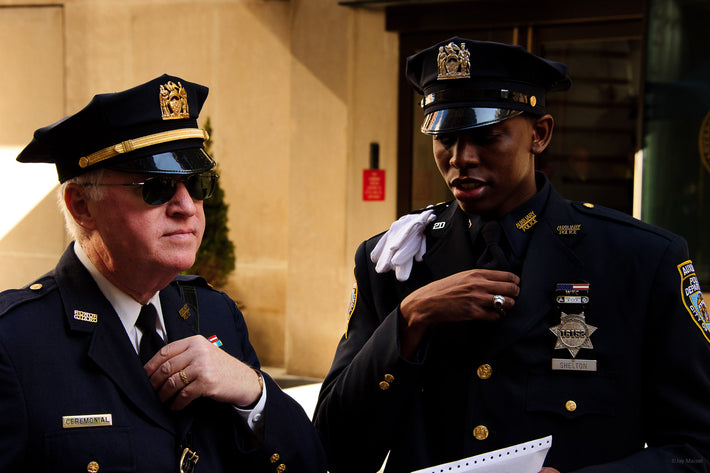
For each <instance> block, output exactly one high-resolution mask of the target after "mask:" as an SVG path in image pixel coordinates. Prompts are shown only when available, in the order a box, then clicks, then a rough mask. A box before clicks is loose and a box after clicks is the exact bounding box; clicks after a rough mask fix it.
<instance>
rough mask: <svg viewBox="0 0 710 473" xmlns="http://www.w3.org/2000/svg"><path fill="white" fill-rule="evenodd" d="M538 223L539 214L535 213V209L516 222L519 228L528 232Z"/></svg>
mask: <svg viewBox="0 0 710 473" xmlns="http://www.w3.org/2000/svg"><path fill="white" fill-rule="evenodd" d="M536 224H537V215H535V212H534V211H530V213H529V214H527V215H526V216H525V217H523V218H521V219H520V220H518V223H516V224H515V226H516V227H517V229H518V230H520V231H523V232H527V231H528V230H530V229H531V228H532V227H534V226H535V225H536Z"/></svg>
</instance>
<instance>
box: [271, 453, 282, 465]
mask: <svg viewBox="0 0 710 473" xmlns="http://www.w3.org/2000/svg"><path fill="white" fill-rule="evenodd" d="M279 460H281V455H279V454H278V453H274V454H273V455H271V458H269V461H270V462H271V463H276V462H277V461H279Z"/></svg>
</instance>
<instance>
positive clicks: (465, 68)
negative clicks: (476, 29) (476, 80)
mask: <svg viewBox="0 0 710 473" xmlns="http://www.w3.org/2000/svg"><path fill="white" fill-rule="evenodd" d="M436 62H437V64H438V67H439V76H438V79H439V80H444V79H468V78H469V77H471V53H470V52H469V51H468V49H466V44H465V43H461V47H459V46H457V45H456V44H455V43H454V42H453V41H452V42H451V43H449V44H447V45H446V46H439V54H438V55H437V57H436Z"/></svg>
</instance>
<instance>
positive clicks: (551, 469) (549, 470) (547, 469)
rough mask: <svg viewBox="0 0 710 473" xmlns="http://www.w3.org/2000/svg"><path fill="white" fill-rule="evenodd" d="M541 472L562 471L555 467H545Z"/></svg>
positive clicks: (553, 472)
mask: <svg viewBox="0 0 710 473" xmlns="http://www.w3.org/2000/svg"><path fill="white" fill-rule="evenodd" d="M540 473H560V472H559V471H558V470H555V469H554V468H549V467H545V468H543V469H542V470H540Z"/></svg>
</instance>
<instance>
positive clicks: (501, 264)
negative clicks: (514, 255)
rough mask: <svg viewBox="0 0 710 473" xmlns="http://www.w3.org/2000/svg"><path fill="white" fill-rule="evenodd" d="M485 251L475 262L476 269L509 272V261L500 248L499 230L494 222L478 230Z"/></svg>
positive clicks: (498, 226)
mask: <svg viewBox="0 0 710 473" xmlns="http://www.w3.org/2000/svg"><path fill="white" fill-rule="evenodd" d="M479 234H480V236H481V237H482V238H483V241H484V243H485V245H486V249H485V250H484V251H483V253H482V254H481V256H480V257H479V258H478V261H477V262H476V267H478V268H484V269H498V270H501V271H510V261H508V257H507V256H506V255H505V252H504V251H503V248H501V245H500V243H501V228H500V224H499V223H498V222H496V221H491V222H487V223H486V224H485V225H483V228H481V230H480V233H479Z"/></svg>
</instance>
